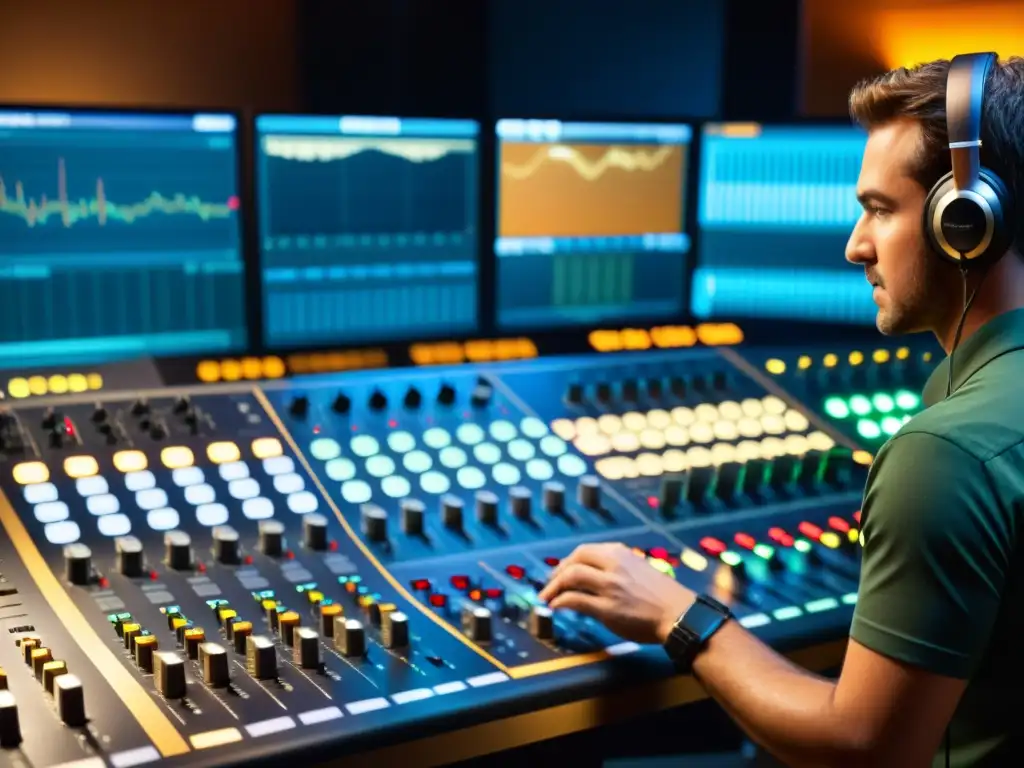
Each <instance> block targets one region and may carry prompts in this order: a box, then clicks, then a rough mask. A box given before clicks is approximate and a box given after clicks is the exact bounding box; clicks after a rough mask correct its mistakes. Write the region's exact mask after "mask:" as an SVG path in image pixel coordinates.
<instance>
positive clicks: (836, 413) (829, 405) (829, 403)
mask: <svg viewBox="0 0 1024 768" xmlns="http://www.w3.org/2000/svg"><path fill="white" fill-rule="evenodd" d="M825 413H827V414H828V415H829V416H831V417H832V418H833V419H845V418H846V417H847V416H849V415H850V409H849V407H848V406H847V405H846V402H845V401H844V400H843V399H842V398H841V397H829V398H826V399H825Z"/></svg>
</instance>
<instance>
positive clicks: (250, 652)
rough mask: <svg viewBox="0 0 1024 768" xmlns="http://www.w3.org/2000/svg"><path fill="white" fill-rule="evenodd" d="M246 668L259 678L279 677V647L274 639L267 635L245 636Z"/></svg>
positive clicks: (270, 678)
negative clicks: (277, 647)
mask: <svg viewBox="0 0 1024 768" xmlns="http://www.w3.org/2000/svg"><path fill="white" fill-rule="evenodd" d="M245 669H246V671H247V672H248V673H249V674H250V675H252V676H253V677H255V678H256V679H257V680H273V679H274V678H275V677H277V649H276V647H275V645H274V641H273V640H271V639H270V638H269V637H266V636H265V635H249V636H248V637H247V638H245Z"/></svg>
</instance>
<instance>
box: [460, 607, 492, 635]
mask: <svg viewBox="0 0 1024 768" xmlns="http://www.w3.org/2000/svg"><path fill="white" fill-rule="evenodd" d="M491 624H492V615H491V609H490V608H486V607H484V606H482V605H474V606H472V607H469V608H466V609H465V610H464V611H463V613H462V631H463V632H465V633H466V635H467V636H468V637H469V639H470V640H472V641H474V642H476V643H489V642H490V641H491V637H492V633H491V629H492V627H491Z"/></svg>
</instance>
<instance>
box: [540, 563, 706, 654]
mask: <svg viewBox="0 0 1024 768" xmlns="http://www.w3.org/2000/svg"><path fill="white" fill-rule="evenodd" d="M540 599H541V600H543V601H544V602H546V603H547V604H548V605H549V606H550V607H551V608H552V609H553V610H557V609H559V608H567V609H569V610H573V611H578V612H579V613H582V614H584V615H586V616H590V617H592V618H594V619H597V620H598V621H600V622H601V623H602V624H604V625H605V626H606V627H608V629H610V630H611V631H612V632H614V633H615V634H616V635H618V636H619V637H622V638H624V639H626V640H632V641H634V642H637V643H658V644H661V643H664V642H665V639H666V638H667V637H668V635H669V632H671V631H672V627H673V625H674V624H675V623H676V619H678V618H679V614H681V613H682V612H683V611H685V610H686V609H687V608H689V607H690V605H691V604H692V603H693V601H694V599H695V595H694V593H693V592H691V591H690V590H689V589H687V588H686V587H684V586H683V585H682V584H680V583H679V582H677V581H676V580H675V579H672V578H670V577H669V576H667V575H665V574H664V573H661V572H660V571H657V570H655V569H654V568H652V567H651V566H650V565H649V564H648V563H647V560H646V558H644V557H642V556H638V555H637V553H636V552H634V551H633V550H631V549H629V548H628V547H626V546H625V545H623V544H584V545H582V546H580V547H577V548H576V550H575V551H573V553H572V554H571V555H569V557H567V558H565V559H564V560H563V561H562V562H561V563H559V565H558V567H557V568H556V569H555V571H554V573H552V574H551V579H550V581H549V582H548V584H547V586H546V587H544V589H543V590H542V591H541V593H540Z"/></svg>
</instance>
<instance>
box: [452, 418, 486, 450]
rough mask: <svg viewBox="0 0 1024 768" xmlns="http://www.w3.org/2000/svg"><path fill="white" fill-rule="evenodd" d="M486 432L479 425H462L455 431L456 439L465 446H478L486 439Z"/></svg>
mask: <svg viewBox="0 0 1024 768" xmlns="http://www.w3.org/2000/svg"><path fill="white" fill-rule="evenodd" d="M484 436H485V435H484V431H483V429H482V428H481V427H480V425H478V424H472V423H468V424H460V425H459V428H458V429H456V430H455V437H456V438H458V440H459V442H461V443H463V444H464V445H470V446H472V445H476V444H477V443H479V442H481V441H482V440H483V439H484Z"/></svg>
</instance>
